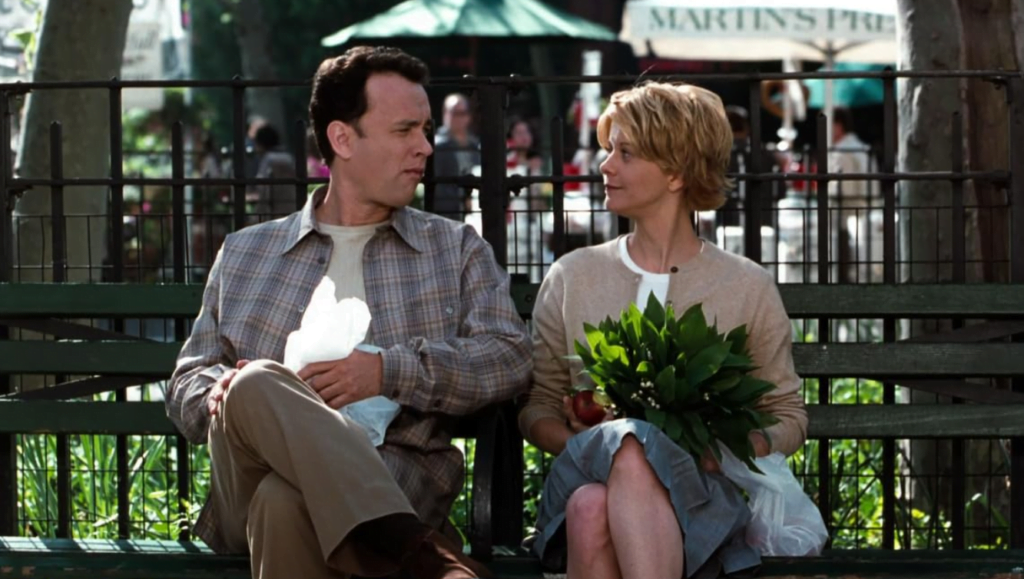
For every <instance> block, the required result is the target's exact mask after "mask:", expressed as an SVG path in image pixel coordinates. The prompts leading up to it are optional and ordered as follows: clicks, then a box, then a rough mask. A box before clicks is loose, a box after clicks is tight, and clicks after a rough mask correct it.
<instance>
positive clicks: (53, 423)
mask: <svg viewBox="0 0 1024 579" xmlns="http://www.w3.org/2000/svg"><path fill="white" fill-rule="evenodd" d="M165 412H166V411H165V410H164V404H163V402H131V403H115V402H59V401H51V400H45V401H43V400H40V401H6V402H0V432H3V433H19V434H156V435H173V434H176V431H175V429H174V426H173V425H172V424H171V422H170V420H168V419H167V416H166V414H165ZM807 412H808V415H809V419H810V430H809V433H808V435H809V436H810V437H811V438H819V439H820V438H837V439H838V438H885V437H894V438H950V437H966V438H1008V437H1013V436H1024V404H998V405H996V404H964V405H957V406H951V405H945V404H939V405H925V404H921V405H907V404H898V405H892V406H883V405H876V404H871V405H831V406H819V405H811V406H809V407H808V408H807ZM470 426H471V424H470V422H466V423H460V428H459V429H457V431H456V435H458V436H462V437H469V436H472V432H471V431H470Z"/></svg>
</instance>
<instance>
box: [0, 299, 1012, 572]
mask: <svg viewBox="0 0 1024 579" xmlns="http://www.w3.org/2000/svg"><path fill="white" fill-rule="evenodd" d="M781 290H782V295H783V299H784V302H785V304H786V308H787V310H788V312H789V314H790V316H791V318H793V319H854V318H860V319H884V320H895V319H905V318H942V319H950V318H962V319H965V320H984V321H983V322H981V323H976V324H970V325H966V326H964V327H962V328H960V329H956V330H953V331H951V332H947V333H945V334H940V335H938V336H932V337H928V338H927V339H918V340H913V341H890V342H887V343H871V344H867V343H858V344H854V343H820V342H815V343H797V344H795V345H794V350H793V355H794V360H795V362H796V366H797V370H798V372H799V373H800V374H801V375H802V376H803V377H805V378H807V377H816V378H852V377H857V378H869V379H875V380H879V381H884V382H886V383H890V384H891V383H898V384H900V385H907V386H912V387H915V388H920V389H924V390H928V391H932V392H936V393H941V394H947V395H949V394H955V395H957V396H958V397H960V398H964V399H973V400H974V401H975V402H970V401H969V402H968V403H965V404H956V405H950V404H935V405H908V404H884V405H827V404H822V405H811V406H809V414H810V436H811V437H812V438H815V439H878V438H882V439H903V438H971V439H973V438H1000V439H1002V438H1013V437H1024V404H1022V403H1021V399H1024V394H1020V393H1013V392H1007V391H998V390H995V389H992V388H989V387H987V386H984V385H972V384H970V383H968V382H965V381H964V380H963V379H964V378H984V377H1018V378H1019V377H1021V376H1024V343H1020V342H1012V341H1007V339H1006V338H1007V337H1008V336H1012V335H1015V334H1017V335H1019V334H1021V333H1022V332H1024V287H1020V286H1015V285H981V284H974V285H963V284H955V285H953V284H950V285H881V284H879V285H783V286H781ZM536 291H537V286H536V285H534V284H528V283H521V282H517V283H515V284H514V285H513V291H512V293H513V297H514V298H515V300H516V303H517V306H518V309H519V311H520V313H521V314H523V315H524V317H528V316H529V314H530V312H531V310H532V306H533V301H534V297H535V295H536ZM201 294H202V287H199V286H195V285H118V284H95V285H72V284H0V323H2V324H4V325H7V326H10V327H15V328H23V329H27V330H31V331H37V332H41V333H45V334H49V335H50V336H53V337H55V338H57V339H53V340H33V341H0V375H19V374H46V375H60V376H100V377H103V378H102V379H99V378H85V379H81V380H78V381H74V382H68V383H65V384H63V385H61V386H59V387H56V388H45V389H41V390H36V391H30V392H24V393H21V394H16V395H9V396H7V397H2V398H0V441H2V440H4V439H5V438H6V439H7V440H8V441H9V440H10V438H9V435H12V434H87V433H95V434H108V435H110V434H118V435H120V434H125V435H127V434H133V435H137V434H154V435H175V434H176V432H175V430H174V427H173V426H172V425H171V423H170V422H169V421H168V420H167V418H166V416H165V412H164V405H163V403H162V402H92V401H89V402H83V401H72V400H69V399H70V398H74V397H80V396H87V397H89V396H90V395H92V394H95V393H97V392H101V391H109V390H111V389H113V388H123V387H125V386H127V385H134V384H143V383H148V382H153V381H158V380H162V379H166V378H167V377H168V376H169V374H170V372H171V370H172V369H173V367H174V360H175V357H176V355H177V353H178V351H179V349H180V347H181V344H180V342H178V341H174V342H155V341H149V340H145V339H139V338H129V337H127V336H124V335H123V334H119V333H118V332H115V331H112V330H101V329H94V328H88V327H86V326H83V325H79V324H76V323H73V322H71V321H68V320H76V319H78V320H81V319H115V320H116V319H133V318H159V319H193V318H194V317H195V316H196V314H197V313H198V309H199V305H200V301H201ZM181 337H182V334H181V332H180V331H179V335H178V339H180V338H181ZM890 339H892V336H890ZM513 417H514V414H513V412H512V411H511V409H510V408H501V409H488V410H487V411H485V412H483V413H481V414H480V415H478V416H474V417H471V418H468V419H466V420H464V421H463V422H462V423H461V425H460V428H459V432H458V435H459V436H460V437H473V438H476V440H477V447H476V459H475V465H474V472H473V473H472V475H473V476H472V499H471V500H472V506H473V509H472V515H471V525H470V534H469V539H470V545H471V547H472V552H473V554H474V555H475V556H477V557H479V558H481V559H489V560H490V561H491V563H490V564H491V567H492V568H493V569H494V570H495V572H496V573H497V574H498V575H499V576H501V577H540V575H541V568H540V564H539V562H537V561H536V560H535V559H533V558H531V557H529V556H526V554H525V553H523V552H522V551H521V550H520V549H517V545H516V542H517V540H518V533H519V532H520V531H519V529H521V528H522V527H521V525H522V518H523V512H522V502H521V501H522V492H523V491H522V462H521V456H520V457H515V456H514V454H515V450H516V449H517V448H518V446H517V445H518V444H519V442H518V439H517V438H516V436H517V435H516V433H515V428H516V426H515V422H514V420H513ZM0 450H2V449H0ZM520 454H521V453H520ZM510 455H512V456H510ZM11 466H13V464H11V465H8V464H6V463H0V470H2V469H5V468H9V467H11ZM1017 468H1019V467H1017ZM0 474H2V472H0ZM7 480H11V477H8V479H7ZM0 487H2V485H0ZM0 491H3V489H2V488H0ZM12 494H13V493H12ZM9 496H11V494H7V495H5V496H3V497H0V500H6V498H7V497H9ZM1017 496H1019V495H1017ZM0 508H7V507H4V506H3V505H2V504H0ZM1014 508H1015V509H1017V511H1018V512H1020V509H1022V508H1024V504H1020V503H1016V504H1015V505H1014ZM1017 518H1018V519H1019V517H1017ZM1012 525H1013V532H1019V531H1020V529H1021V525H1020V522H1019V520H1017V521H1016V522H1014V523H1012ZM496 547H505V550H503V551H502V550H497V549H496ZM495 553H498V555H495V556H492V555H494V554H495ZM501 553H504V554H501ZM1019 566H1024V552H1021V551H1008V550H1001V551H955V550H951V551H925V550H913V551H892V550H829V551H826V552H825V554H824V555H823V556H821V557H816V558H769V559H766V561H765V564H764V566H763V567H762V569H761V570H760V575H761V576H766V577H776V576H778V577H782V576H815V577H849V576H881V575H885V576H897V575H898V576H903V577H925V576H927V577H937V576H938V577H950V578H952V577H965V578H966V577H996V576H1001V577H1008V574H1009V573H1010V572H1011V570H1012V569H1013V568H1015V567H1019ZM0 576H13V577H43V578H57V577H69V578H70V577H81V578H85V577H101V576H102V577H120V578H129V577H131V578H142V577H146V578H160V577H166V578H170V577H211V578H212V577H247V576H248V561H247V560H246V558H245V557H240V556H221V555H215V554H213V553H212V552H210V551H209V549H207V548H206V547H205V546H204V545H202V544H201V543H195V542H191V541H187V540H185V541H155V540H127V539H126V540H121V541H112V540H90V539H73V538H61V539H39V538H27V537H3V538H0Z"/></svg>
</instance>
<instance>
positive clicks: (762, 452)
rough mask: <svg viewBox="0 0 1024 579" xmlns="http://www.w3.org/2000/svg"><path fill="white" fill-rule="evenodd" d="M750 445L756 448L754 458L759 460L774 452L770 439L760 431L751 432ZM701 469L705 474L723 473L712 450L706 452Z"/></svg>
mask: <svg viewBox="0 0 1024 579" xmlns="http://www.w3.org/2000/svg"><path fill="white" fill-rule="evenodd" d="M750 444H752V445H753V446H754V456H755V457H758V458H760V457H762V456H768V455H769V454H770V453H771V451H772V445H771V444H769V443H768V437H766V436H765V435H764V433H763V432H761V431H760V430H751V431H750ZM700 467H701V469H703V470H704V472H713V473H716V474H721V473H722V465H720V464H718V459H717V458H715V454H714V453H713V452H711V449H710V448H709V449H707V450H705V451H704V456H702V457H701V459H700Z"/></svg>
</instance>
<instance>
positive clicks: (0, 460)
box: [0, 91, 18, 536]
mask: <svg viewBox="0 0 1024 579" xmlns="http://www.w3.org/2000/svg"><path fill="white" fill-rule="evenodd" d="M9 99H10V95H9V94H8V93H7V91H3V92H2V93H0V165H2V166H0V211H2V212H3V215H2V218H0V283H10V282H11V281H12V280H13V279H14V230H13V229H14V223H13V219H14V194H13V193H12V192H11V191H9V190H8V188H7V184H8V179H9V177H10V170H11V147H10V145H9V143H10V142H11V139H10V134H11V112H10V101H9ZM8 339H10V330H9V329H8V328H7V326H2V325H0V340H8ZM12 391H13V384H11V377H10V376H9V375H7V374H3V375H0V394H7V393H9V392H12ZM14 440H15V437H14V435H11V434H5V435H3V436H0V535H7V536H10V535H15V534H17V532H16V531H17V526H18V523H17V521H18V486H17V472H18V455H17V451H16V448H15V444H14Z"/></svg>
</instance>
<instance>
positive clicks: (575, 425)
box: [562, 396, 615, 434]
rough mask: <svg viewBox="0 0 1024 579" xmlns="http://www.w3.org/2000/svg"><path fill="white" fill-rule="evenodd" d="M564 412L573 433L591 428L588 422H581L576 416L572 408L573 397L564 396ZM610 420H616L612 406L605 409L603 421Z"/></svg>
mask: <svg viewBox="0 0 1024 579" xmlns="http://www.w3.org/2000/svg"><path fill="white" fill-rule="evenodd" d="M562 414H564V415H565V419H566V421H567V422H568V423H569V430H572V432H573V434H578V433H580V432H583V431H584V430H586V429H588V428H590V427H589V426H587V425H586V424H583V423H582V422H580V419H579V418H578V417H577V416H576V413H575V412H574V411H573V409H572V397H571V396H563V397H562ZM609 420H615V415H614V414H612V410H611V408H608V409H606V410H605V411H604V418H603V419H602V420H601V422H608V421H609ZM601 422H599V423H598V424H600V423H601Z"/></svg>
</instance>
